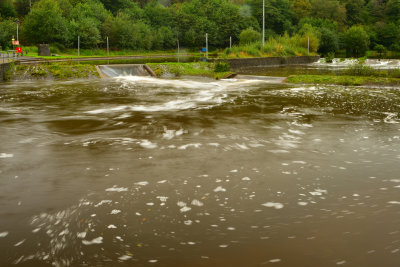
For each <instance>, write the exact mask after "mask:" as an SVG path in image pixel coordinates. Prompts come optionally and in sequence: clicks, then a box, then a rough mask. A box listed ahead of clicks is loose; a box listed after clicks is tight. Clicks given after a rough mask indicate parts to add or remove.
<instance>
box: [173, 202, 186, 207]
mask: <svg viewBox="0 0 400 267" xmlns="http://www.w3.org/2000/svg"><path fill="white" fill-rule="evenodd" d="M176 205H178V207H186V206H187V204H186V203H185V202H183V201H178V203H176Z"/></svg>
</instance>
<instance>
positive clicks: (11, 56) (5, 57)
mask: <svg viewBox="0 0 400 267" xmlns="http://www.w3.org/2000/svg"><path fill="white" fill-rule="evenodd" d="M25 53H26V52H25ZM23 55H24V52H23V51H22V52H21V53H17V51H15V50H8V51H0V63H7V62H12V61H15V60H17V59H18V58H19V57H22V56H23Z"/></svg>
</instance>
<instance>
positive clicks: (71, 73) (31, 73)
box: [5, 62, 100, 81]
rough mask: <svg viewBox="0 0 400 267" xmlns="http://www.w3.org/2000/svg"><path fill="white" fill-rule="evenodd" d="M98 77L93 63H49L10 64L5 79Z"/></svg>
mask: <svg viewBox="0 0 400 267" xmlns="http://www.w3.org/2000/svg"><path fill="white" fill-rule="evenodd" d="M90 78H96V79H97V78H100V75H99V73H98V72H97V70H96V67H95V65H90V64H71V63H65V62H62V63H50V64H39V65H18V64H12V65H11V66H10V68H9V70H8V75H7V76H6V77H5V80H11V81H24V80H68V79H90Z"/></svg>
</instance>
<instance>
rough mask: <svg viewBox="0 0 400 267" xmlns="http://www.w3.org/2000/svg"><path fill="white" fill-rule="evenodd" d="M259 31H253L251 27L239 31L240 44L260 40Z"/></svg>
mask: <svg viewBox="0 0 400 267" xmlns="http://www.w3.org/2000/svg"><path fill="white" fill-rule="evenodd" d="M261 39H262V38H261V33H259V32H257V31H255V30H254V29H253V28H251V27H250V28H248V29H246V30H243V31H242V32H241V33H240V37H239V40H240V45H247V44H251V43H256V42H260V41H261Z"/></svg>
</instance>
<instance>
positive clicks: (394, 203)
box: [388, 201, 400, 205]
mask: <svg viewBox="0 0 400 267" xmlns="http://www.w3.org/2000/svg"><path fill="white" fill-rule="evenodd" d="M388 204H393V205H400V201H389V202H388Z"/></svg>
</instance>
